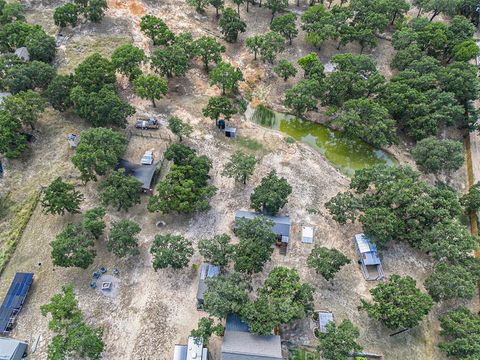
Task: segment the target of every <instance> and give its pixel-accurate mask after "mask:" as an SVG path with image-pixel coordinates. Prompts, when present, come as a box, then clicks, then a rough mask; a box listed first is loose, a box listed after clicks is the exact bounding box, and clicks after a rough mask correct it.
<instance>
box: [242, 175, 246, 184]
mask: <svg viewBox="0 0 480 360" xmlns="http://www.w3.org/2000/svg"><path fill="white" fill-rule="evenodd" d="M246 184H247V175H243V185H246Z"/></svg>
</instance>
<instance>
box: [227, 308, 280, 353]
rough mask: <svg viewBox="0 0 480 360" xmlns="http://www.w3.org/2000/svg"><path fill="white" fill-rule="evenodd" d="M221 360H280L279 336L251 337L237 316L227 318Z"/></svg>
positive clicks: (246, 327)
mask: <svg viewBox="0 0 480 360" xmlns="http://www.w3.org/2000/svg"><path fill="white" fill-rule="evenodd" d="M221 360H282V344H281V339H280V336H278V335H267V336H259V335H253V334H252V333H250V331H249V330H248V326H247V325H246V324H245V323H244V322H243V321H242V320H241V319H240V317H239V316H237V315H235V314H231V315H229V316H227V323H226V326H225V335H224V336H223V344H222V357H221Z"/></svg>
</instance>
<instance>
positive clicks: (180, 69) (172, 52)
mask: <svg viewBox="0 0 480 360" xmlns="http://www.w3.org/2000/svg"><path fill="white" fill-rule="evenodd" d="M189 60H190V57H189V55H188V53H187V52H186V51H185V49H184V48H183V47H181V46H180V45H177V44H174V45H171V46H167V47H165V48H158V49H155V50H154V52H153V56H152V58H151V62H152V66H153V67H154V68H155V71H157V72H158V73H160V74H162V75H163V76H166V77H169V78H171V77H173V76H174V75H175V76H184V75H185V73H186V72H187V71H188V69H189V68H190V64H189Z"/></svg>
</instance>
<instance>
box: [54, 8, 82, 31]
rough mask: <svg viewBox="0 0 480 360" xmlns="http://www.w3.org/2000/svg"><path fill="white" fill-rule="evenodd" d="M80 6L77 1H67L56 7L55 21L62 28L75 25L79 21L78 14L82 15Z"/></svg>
mask: <svg viewBox="0 0 480 360" xmlns="http://www.w3.org/2000/svg"><path fill="white" fill-rule="evenodd" d="M80 11H81V9H80V7H79V6H78V5H77V4H75V3H66V4H64V5H61V6H58V7H57V8H55V11H54V13H53V22H54V24H55V25H57V26H58V27H60V28H64V27H67V26H68V25H70V26H71V27H75V26H76V25H77V23H78V15H80Z"/></svg>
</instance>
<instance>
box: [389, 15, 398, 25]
mask: <svg viewBox="0 0 480 360" xmlns="http://www.w3.org/2000/svg"><path fill="white" fill-rule="evenodd" d="M396 18H397V12H395V14H393V19H392V22H391V23H390V25H393V23H394V22H395V19H396Z"/></svg>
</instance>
